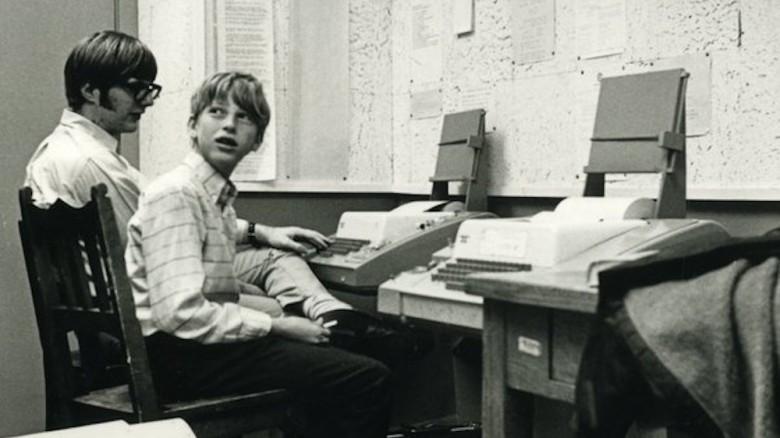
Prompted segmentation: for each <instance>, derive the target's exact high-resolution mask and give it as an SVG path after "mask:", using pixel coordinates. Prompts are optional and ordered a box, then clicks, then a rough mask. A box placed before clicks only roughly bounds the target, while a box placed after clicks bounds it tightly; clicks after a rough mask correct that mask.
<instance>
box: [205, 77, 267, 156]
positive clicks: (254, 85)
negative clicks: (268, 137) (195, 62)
mask: <svg viewBox="0 0 780 438" xmlns="http://www.w3.org/2000/svg"><path fill="white" fill-rule="evenodd" d="M229 98H230V99H233V102H235V103H236V105H238V107H239V108H241V109H242V110H244V111H246V112H247V114H248V115H249V118H250V119H252V122H253V123H254V124H255V126H257V132H258V141H260V140H262V139H263V134H264V133H265V129H266V128H267V127H268V123H269V122H270V121H271V108H269V107H268V101H266V99H265V94H263V85H262V84H261V83H260V81H258V80H257V78H256V77H254V76H252V75H251V74H248V73H241V72H235V71H234V72H221V73H215V74H213V75H211V76H209V77H207V78H206V79H205V80H204V81H203V83H202V84H201V85H200V87H199V88H198V90H197V91H196V92H195V93H194V94H193V95H192V100H191V101H190V116H191V117H192V118H193V119H194V120H197V119H198V117H200V115H201V113H202V112H203V111H204V110H205V109H206V107H208V106H209V105H210V104H211V103H212V102H214V101H222V100H224V101H226V100H228V99H229Z"/></svg>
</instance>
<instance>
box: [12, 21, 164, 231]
mask: <svg viewBox="0 0 780 438" xmlns="http://www.w3.org/2000/svg"><path fill="white" fill-rule="evenodd" d="M156 76H157V62H156V61H155V58H154V54H152V52H151V50H149V48H148V47H146V46H145V45H144V44H143V43H142V42H141V41H139V40H138V39H136V38H134V37H132V36H129V35H125V34H123V33H120V32H114V31H103V32H98V33H95V34H93V35H92V36H90V37H87V38H85V39H83V40H82V41H81V42H79V43H78V45H76V47H75V48H74V49H73V51H72V52H71V53H70V56H69V57H68V60H67V61H66V64H65V94H66V96H67V99H68V108H66V109H65V110H63V112H62V117H61V118H60V122H59V124H58V125H57V127H56V128H55V129H54V131H53V132H52V133H51V134H50V135H49V136H48V137H47V138H46V139H44V140H43V142H41V144H40V146H38V148H37V149H36V151H35V153H34V154H33V156H32V158H31V159H30V162H29V164H28V165H27V175H26V177H25V182H24V184H25V185H26V186H30V187H32V189H33V196H34V198H35V201H36V203H38V204H39V205H42V206H46V205H49V204H51V203H53V202H54V201H56V200H57V198H61V199H62V200H63V201H65V202H67V203H68V204H71V205H74V206H81V205H84V204H86V203H87V202H89V197H90V189H91V187H92V186H94V185H96V184H98V183H103V184H106V186H107V187H108V195H109V196H110V197H111V201H112V203H113V206H114V210H115V211H116V213H117V214H116V218H117V224H118V226H119V230H120V233H119V234H120V236H121V237H122V239H123V241H122V243H123V244H124V243H125V239H126V236H125V229H126V227H127V221H128V220H129V219H130V216H132V214H133V213H134V212H135V209H136V207H137V205H138V195H139V193H140V191H141V187H140V185H141V181H142V176H141V174H140V172H138V170H137V169H135V168H134V167H133V166H132V165H130V163H128V162H127V160H125V159H124V157H122V156H121V155H119V138H120V135H121V134H123V133H130V132H135V131H136V130H137V129H138V122H139V121H140V119H141V116H142V115H143V114H144V111H145V110H146V108H148V107H150V106H152V105H153V104H154V100H155V99H156V98H157V97H158V96H159V94H160V91H161V89H162V87H160V86H159V85H157V84H155V83H153V81H154V79H155V77H156Z"/></svg>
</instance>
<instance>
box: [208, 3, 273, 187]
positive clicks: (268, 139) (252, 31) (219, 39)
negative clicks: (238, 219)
mask: <svg viewBox="0 0 780 438" xmlns="http://www.w3.org/2000/svg"><path fill="white" fill-rule="evenodd" d="M213 5H214V8H213V11H212V17H211V18H210V20H211V22H212V25H213V30H212V31H213V35H214V42H213V44H214V50H213V53H212V56H213V57H214V59H212V60H211V61H212V65H214V69H215V71H225V70H239V71H244V72H247V73H251V74H253V75H254V76H256V77H257V78H258V79H259V80H260V82H261V83H262V84H263V92H264V93H265V97H266V100H267V101H268V102H269V105H270V106H271V111H272V112H273V109H274V34H273V28H274V22H273V3H272V0H214V3H213ZM274 125H275V124H274V119H273V117H272V118H271V123H270V124H269V125H268V128H267V129H266V131H265V135H264V137H263V143H262V145H261V146H260V149H258V150H257V151H256V152H253V153H250V154H248V155H247V156H246V157H244V159H243V160H242V161H241V163H240V164H239V165H238V167H237V168H236V170H235V171H234V172H233V175H232V177H231V179H232V180H234V181H268V180H273V179H275V178H276V129H275V126H274Z"/></svg>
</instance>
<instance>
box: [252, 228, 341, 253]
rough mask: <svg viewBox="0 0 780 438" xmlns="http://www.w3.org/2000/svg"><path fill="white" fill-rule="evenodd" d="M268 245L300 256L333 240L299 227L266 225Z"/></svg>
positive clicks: (320, 248)
mask: <svg viewBox="0 0 780 438" xmlns="http://www.w3.org/2000/svg"><path fill="white" fill-rule="evenodd" d="M267 240H268V245H269V246H271V247H274V248H278V249H284V250H288V251H293V252H296V253H298V254H300V255H302V256H309V255H312V253H313V252H315V251H319V250H322V249H325V248H327V247H328V246H329V245H330V244H331V243H333V240H332V239H330V238H328V237H326V236H325V235H323V234H322V233H319V232H317V231H314V230H309V229H307V228H301V227H268V236H267Z"/></svg>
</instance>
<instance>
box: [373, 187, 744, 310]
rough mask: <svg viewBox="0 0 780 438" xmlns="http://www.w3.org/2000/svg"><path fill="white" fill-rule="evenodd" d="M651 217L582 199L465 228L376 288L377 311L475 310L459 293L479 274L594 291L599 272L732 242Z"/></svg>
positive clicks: (639, 202) (720, 234)
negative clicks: (563, 278) (434, 301)
mask: <svg viewBox="0 0 780 438" xmlns="http://www.w3.org/2000/svg"><path fill="white" fill-rule="evenodd" d="M653 209H654V201H652V200H650V199H644V198H603V197H583V198H568V199H565V200H563V201H562V202H561V203H559V205H558V206H557V207H556V209H555V210H554V211H550V212H541V213H538V214H536V215H534V216H530V217H523V218H509V219H488V220H478V221H473V220H467V221H464V222H463V223H462V224H461V226H460V228H459V229H458V233H457V236H456V238H455V242H454V244H453V245H452V246H451V247H450V248H445V249H443V250H441V251H438V252H437V253H434V256H433V257H432V258H431V261H430V263H429V264H428V266H426V267H418V268H416V269H412V270H409V271H406V272H403V273H401V274H399V275H398V276H396V277H395V278H393V279H392V280H389V281H387V282H385V283H383V284H382V285H380V287H379V299H378V307H379V311H380V312H382V313H389V314H400V313H402V310H401V309H402V308H407V309H408V308H409V306H406V307H404V306H403V304H402V303H403V301H404V300H405V299H406V298H405V297H409V296H416V297H435V296H436V295H440V296H442V297H447V299H449V300H453V301H454V300H458V299H462V300H463V301H469V302H471V301H474V302H475V303H476V302H477V300H479V299H480V298H479V297H476V296H468V295H466V294H465V293H463V292H462V291H463V290H464V289H465V280H466V276H467V275H469V274H473V273H478V272H521V271H543V270H556V271H577V272H583V279H584V281H587V282H589V283H590V284H591V285H592V286H593V285H595V284H593V282H594V281H595V280H594V279H596V278H597V275H596V274H597V271H598V270H600V269H605V268H607V267H609V266H613V265H615V264H618V263H624V262H626V261H633V260H636V259H639V258H644V257H650V256H653V255H655V254H658V253H660V252H663V251H665V250H673V251H675V252H676V253H677V254H685V253H686V252H689V251H692V250H695V249H697V248H702V247H703V246H706V245H710V244H713V243H717V242H723V241H725V240H727V239H729V238H730V237H729V234H728V232H726V230H725V229H724V228H723V227H722V226H721V225H719V224H717V223H716V222H713V221H708V220H697V219H649V218H650V217H652V214H653ZM589 277H592V278H589ZM455 295H457V297H456V296H455ZM475 324H476V323H475Z"/></svg>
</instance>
